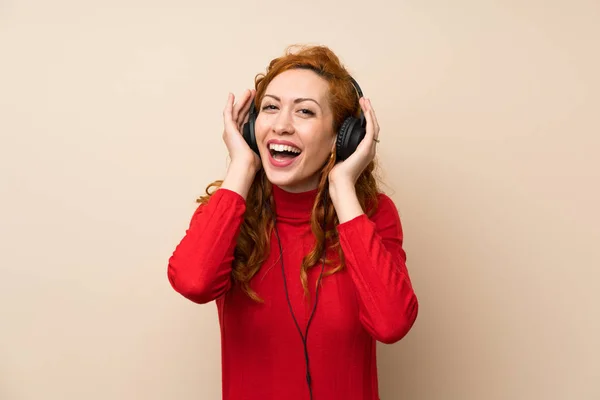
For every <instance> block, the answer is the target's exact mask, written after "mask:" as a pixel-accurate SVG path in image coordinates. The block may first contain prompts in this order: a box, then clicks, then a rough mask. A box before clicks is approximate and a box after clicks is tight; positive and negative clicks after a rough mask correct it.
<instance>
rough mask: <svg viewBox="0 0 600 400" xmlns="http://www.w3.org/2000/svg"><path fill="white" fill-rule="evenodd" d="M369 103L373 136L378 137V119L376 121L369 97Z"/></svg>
mask: <svg viewBox="0 0 600 400" xmlns="http://www.w3.org/2000/svg"><path fill="white" fill-rule="evenodd" d="M367 102H368V103H369V112H370V113H371V119H372V120H373V138H374V139H377V138H379V121H377V116H376V115H375V109H374V108H373V105H372V104H371V99H369V100H368V101H367Z"/></svg>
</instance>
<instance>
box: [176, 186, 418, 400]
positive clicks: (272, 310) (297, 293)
mask: <svg viewBox="0 0 600 400" xmlns="http://www.w3.org/2000/svg"><path fill="white" fill-rule="evenodd" d="M273 196H274V200H275V205H276V206H275V207H276V214H277V228H278V230H279V235H280V238H281V245H282V247H283V260H284V268H285V278H286V280H287V286H288V293H289V296H290V302H291V306H292V309H293V311H294V314H295V316H296V319H297V321H298V324H299V325H300V328H301V330H302V332H303V333H304V332H305V328H306V324H307V321H308V318H309V316H310V313H311V311H312V308H313V304H314V303H313V302H314V299H315V292H314V289H315V283H316V280H317V278H318V276H319V273H320V270H321V267H320V265H319V266H316V267H314V268H311V269H310V270H309V273H308V278H309V279H308V281H309V289H310V294H311V295H310V302H308V301H307V300H306V299H305V297H304V294H303V289H302V284H301V282H300V275H299V273H300V265H301V262H302V257H303V256H304V255H305V254H307V253H308V252H309V251H310V250H311V249H312V247H313V245H314V241H315V238H314V237H313V235H312V232H311V229H310V222H309V221H310V212H311V208H312V206H313V203H314V200H315V196H316V190H313V191H309V192H305V193H288V192H285V191H283V190H282V189H280V188H278V187H277V186H273ZM245 206H246V204H245V201H244V199H243V198H242V197H241V196H240V195H239V194H237V193H235V192H233V191H230V190H227V189H219V190H217V191H216V192H215V193H214V194H213V195H212V197H211V199H210V201H209V202H208V203H207V204H206V205H201V206H200V207H198V208H197V210H196V212H195V213H194V214H193V216H192V219H191V222H190V225H189V229H188V230H187V231H186V233H185V235H184V237H183V238H182V240H181V242H180V243H179V244H178V246H177V247H176V248H175V251H174V252H173V255H172V256H171V257H170V259H169V265H168V279H169V281H170V283H171V285H172V286H173V288H174V289H175V290H176V291H177V292H179V293H181V294H182V295H183V296H185V297H186V298H187V299H189V300H191V301H193V302H196V303H200V304H203V303H208V302H210V301H212V300H216V306H217V310H218V316H219V323H220V327H221V347H222V389H223V399H224V400H271V399H277V400H283V399H285V400H309V398H310V397H309V390H308V386H307V382H306V364H305V355H304V346H303V343H302V339H301V337H300V334H299V332H298V329H297V328H296V325H295V324H294V321H293V319H292V315H291V313H290V309H289V305H288V301H287V299H286V294H285V290H284V283H283V275H282V271H281V264H280V260H279V258H280V253H279V246H278V243H277V237H276V236H275V233H273V235H272V237H271V249H270V250H271V251H270V255H269V258H268V259H267V261H266V262H265V264H264V265H263V266H262V268H261V269H260V271H259V272H258V273H257V275H256V276H255V277H254V278H253V281H252V288H253V289H254V290H255V291H256V292H257V293H258V295H259V296H260V297H261V298H262V299H263V300H264V303H256V302H254V301H253V300H251V299H250V298H248V297H247V296H246V295H245V294H244V293H243V292H242V291H241V289H240V288H239V287H238V286H237V285H236V284H234V283H232V280H231V265H232V264H231V263H232V260H233V250H234V248H235V243H236V238H237V235H238V233H239V228H240V226H241V224H242V222H243V215H244V211H245ZM337 231H338V233H339V239H340V245H341V247H342V250H343V252H344V256H345V261H346V268H345V269H343V270H342V271H340V272H337V273H335V274H333V275H331V276H326V277H324V278H323V280H322V282H321V286H320V288H319V297H318V303H317V308H316V311H315V314H314V316H313V319H312V321H311V324H310V328H309V332H308V338H307V348H308V356H309V365H310V373H311V378H312V399H313V400H337V399H340V400H341V399H343V400H378V399H379V394H378V382H377V362H376V341H380V342H383V343H394V342H396V341H398V340H400V339H401V338H402V337H404V335H406V333H407V332H408V331H409V330H410V328H411V327H412V325H413V323H414V321H415V319H416V317H417V311H418V302H417V298H416V296H415V293H414V291H413V289H412V285H411V281H410V278H409V275H408V271H407V269H406V264H405V261H406V255H405V252H404V250H403V248H402V238H403V235H402V226H401V223H400V219H399V216H398V212H397V210H396V207H395V205H394V203H393V202H392V201H391V199H390V198H389V197H387V196H386V195H384V194H380V195H379V207H378V209H377V211H376V212H375V214H374V215H373V216H372V217H371V218H368V217H367V216H366V215H364V214H363V215H360V216H358V217H356V218H354V219H352V220H350V221H347V222H345V223H342V224H339V225H338V226H337ZM336 256H337V254H336V251H331V252H330V253H328V257H329V258H333V259H336V258H337V257H336ZM327 268H329V267H327Z"/></svg>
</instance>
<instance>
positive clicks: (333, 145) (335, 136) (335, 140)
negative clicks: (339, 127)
mask: <svg viewBox="0 0 600 400" xmlns="http://www.w3.org/2000/svg"><path fill="white" fill-rule="evenodd" d="M337 136H338V135H337V133H336V134H335V135H333V139H332V140H331V153H333V152H334V151H335V144H336V143H337Z"/></svg>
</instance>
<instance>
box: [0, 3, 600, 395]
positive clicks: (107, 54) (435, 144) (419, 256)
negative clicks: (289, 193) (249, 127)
mask: <svg viewBox="0 0 600 400" xmlns="http://www.w3.org/2000/svg"><path fill="white" fill-rule="evenodd" d="M599 21H600V3H599V2H598V1H596V0H594V1H592V0H590V1H583V0H580V1H567V0H563V1H521V2H519V1H504V2H500V1H455V2H446V1H440V0H432V1H391V0H389V1H378V0H374V1H368V2H358V1H353V2H352V1H344V2H338V1H333V0H330V1H322V0H321V1H312V0H308V1H304V2H282V1H279V2H275V1H258V2H256V3H253V2H251V1H236V0H233V1H224V2H216V1H212V2H206V1H177V0H171V1H166V0H164V1H135V0H120V1H115V0H110V1H103V2H83V1H74V0H72V1H65V0H57V1H53V2H49V1H33V0H32V1H24V0H14V1H10V0H8V1H6V0H5V1H2V2H0V133H1V142H0V171H1V172H0V174H1V176H0V177H1V181H0V184H1V197H0V199H1V200H0V201H1V207H0V252H1V253H0V254H1V261H0V268H1V275H0V399H2V400H34V399H35V400H41V399H44V400H46V399H48V400H71V399H73V400H74V399H90V400H100V399H102V400H104V399H111V400H112V399H119V400H121V399H123V400H125V399H145V400H165V399H178V400H186V399H188V400H195V399H218V398H220V388H221V386H220V385H221V383H220V379H221V370H220V368H221V367H220V347H219V345H220V343H219V330H218V323H217V314H216V309H215V305H214V303H213V304H208V305H205V306H199V305H195V304H193V303H191V302H189V301H187V300H185V299H183V298H182V297H181V296H179V295H178V294H176V293H175V292H174V291H173V290H172V289H171V287H170V286H169V283H168V280H167V276H166V268H167V260H168V257H169V256H170V254H171V252H172V251H173V249H174V247H175V245H176V244H177V243H178V241H179V240H180V239H181V237H182V235H183V234H184V230H185V229H186V227H187V225H188V223H189V218H190V216H191V213H192V212H193V209H194V208H195V206H196V204H195V203H194V200H195V198H196V196H198V195H200V194H201V193H202V192H203V191H204V189H205V187H206V185H207V184H208V183H209V182H211V181H212V180H214V179H219V178H222V177H223V174H224V171H225V166H226V162H227V153H226V150H225V146H224V144H223V142H222V139H221V133H222V115H221V113H222V109H223V107H224V105H225V102H226V99H227V93H228V92H229V91H232V92H234V93H235V94H236V95H239V94H240V93H241V92H242V91H243V90H244V89H246V88H249V87H251V86H252V85H253V79H254V76H255V74H257V73H259V72H263V71H264V69H265V67H266V65H267V64H268V62H269V61H270V60H271V59H272V58H274V57H277V56H279V55H280V54H281V53H282V52H283V50H284V48H285V47H286V46H287V45H289V44H292V43H311V44H325V45H328V46H330V47H331V48H332V49H333V50H334V51H336V52H337V53H338V55H339V56H340V58H341V59H342V61H343V62H344V63H345V64H346V65H347V66H348V68H349V69H350V71H351V72H352V73H353V74H354V76H355V78H356V79H357V80H358V82H359V83H360V84H361V86H362V88H363V90H364V92H365V95H366V96H367V97H370V98H371V99H372V103H373V106H374V108H375V110H376V112H377V115H378V119H379V122H380V125H381V144H380V146H379V155H378V157H379V161H380V164H381V166H382V168H383V177H384V179H385V183H386V186H385V190H386V192H387V193H388V194H389V195H390V196H391V197H392V198H393V199H394V201H395V202H396V204H397V206H398V210H399V212H400V214H401V217H402V221H403V224H404V229H405V246H406V251H407V253H408V267H409V270H410V273H411V277H412V279H413V282H414V286H415V289H416V291H417V293H418V296H419V300H420V314H419V317H418V320H417V322H416V325H415V326H414V328H413V330H412V331H411V332H410V333H409V334H408V336H406V338H405V339H404V340H402V341H401V342H399V343H397V344H394V345H389V346H386V345H380V346H379V365H380V385H381V397H382V399H384V400H392V399H399V400H408V399H418V400H422V399H425V400H482V399H485V400H496V399H511V400H516V399H523V400H525V399H527V400H530V399H544V400H558V399H561V400H573V399H577V400H592V399H599V398H600V345H599V343H600V321H599V316H600V311H599V308H600V285H599V284H598V281H599V279H600V272H599V270H600V268H599V267H600V245H599V244H598V242H599V240H598V239H600V227H599V226H600V212H599V211H598V210H599V208H600V207H599V205H600V161H599V160H598V158H597V153H598V150H599V149H600V139H599V136H600V135H599V134H600V122H599V113H600V112H599V110H600V101H599V99H600V96H599V93H600V79H599V78H598V71H600V55H599V51H598V39H599V38H600V23H599ZM298 362H301V360H298Z"/></svg>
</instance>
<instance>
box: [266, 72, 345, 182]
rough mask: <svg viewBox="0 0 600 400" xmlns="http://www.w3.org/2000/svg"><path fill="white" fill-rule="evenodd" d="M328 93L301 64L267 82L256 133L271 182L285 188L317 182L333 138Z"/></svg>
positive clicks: (323, 82) (322, 82) (324, 83)
mask: <svg viewBox="0 0 600 400" xmlns="http://www.w3.org/2000/svg"><path fill="white" fill-rule="evenodd" d="M328 95H329V84H328V82H327V81H326V80H325V79H323V78H321V77H320V76H319V75H317V74H316V73H315V72H313V71H311V70H306V69H293V70H288V71H285V72H282V73H280V74H279V75H277V76H276V77H275V78H273V80H272V81H271V82H270V83H269V85H268V86H267V88H266V90H265V94H264V96H263V98H262V102H261V103H260V104H257V109H258V111H259V114H258V116H257V118H256V123H255V133H256V141H257V144H258V150H259V152H260V156H261V159H262V164H263V168H264V170H265V173H266V175H267V178H268V179H269V181H270V182H271V183H272V184H274V185H277V186H279V187H281V188H282V189H284V190H286V191H288V192H304V191H308V190H311V189H315V188H316V187H317V185H318V180H319V172H320V170H321V168H322V167H323V164H324V163H325V162H326V161H327V159H328V157H329V156H330V154H331V151H332V150H333V145H334V143H335V134H334V132H333V114H332V110H331V108H330V105H329V101H328Z"/></svg>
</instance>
